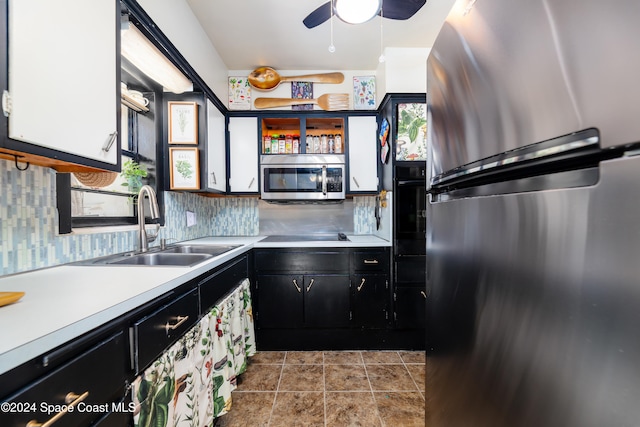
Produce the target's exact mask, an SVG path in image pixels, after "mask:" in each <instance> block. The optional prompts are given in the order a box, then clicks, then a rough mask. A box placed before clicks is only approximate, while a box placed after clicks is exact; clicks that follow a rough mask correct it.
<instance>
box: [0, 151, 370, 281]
mask: <svg viewBox="0 0 640 427" xmlns="http://www.w3.org/2000/svg"><path fill="white" fill-rule="evenodd" d="M55 191H56V179H55V171H53V170H52V169H49V168H43V167H38V166H33V165H32V166H30V167H29V169H28V170H26V171H24V172H20V171H18V170H17V169H16V168H15V166H14V164H13V162H11V161H7V160H0V276H4V275H7V274H13V273H19V272H24V271H29V270H35V269H38V268H44V267H51V266H55V265H59V264H64V263H68V262H73V261H80V260H83V259H88V258H94V257H99V256H103V255H109V254H113V253H118V252H126V251H130V250H133V249H135V248H136V246H137V231H136V230H130V231H129V230H128V231H117V232H105V233H95V234H73V233H72V234H68V235H58V211H57V209H56V196H55ZM164 203H165V206H164V207H165V227H163V228H162V229H161V231H160V237H164V238H167V239H176V240H178V241H182V240H189V239H195V238H198V237H205V236H255V235H258V234H259V209H258V200H257V199H255V198H246V197H242V198H227V197H225V198H208V197H202V196H198V195H195V194H190V193H175V192H165V194H164ZM374 203H375V198H374V197H357V198H354V232H355V234H369V233H371V232H372V231H373V229H374V227H375V223H374V222H372V218H373V214H372V212H373V209H374V206H375V205H374ZM187 211H189V212H193V213H194V214H195V217H196V224H195V225H193V226H191V227H187V223H186V217H187ZM154 244H156V243H154Z"/></svg>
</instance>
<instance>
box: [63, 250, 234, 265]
mask: <svg viewBox="0 0 640 427" xmlns="http://www.w3.org/2000/svg"><path fill="white" fill-rule="evenodd" d="M240 246H242V245H175V246H170V247H168V248H166V249H160V248H157V247H156V248H151V249H150V250H149V252H143V253H137V252H128V253H121V254H116V255H108V256H105V257H100V258H93V259H88V260H83V261H78V262H76V263H74V264H75V265H103V266H104V265H114V266H123V265H135V266H142V265H148V266H156V267H161V266H167V267H191V266H193V265H196V264H199V263H201V262H202V261H205V260H207V259H209V258H213V257H216V256H218V255H222V254H223V253H225V252H229V251H230V250H232V249H235V248H237V247H240Z"/></svg>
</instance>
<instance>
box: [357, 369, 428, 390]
mask: <svg viewBox="0 0 640 427" xmlns="http://www.w3.org/2000/svg"><path fill="white" fill-rule="evenodd" d="M367 375H368V377H369V382H370V383H371V389H372V390H374V391H385V390H387V391H418V388H417V386H416V384H415V383H414V382H413V379H412V378H411V375H409V371H407V369H406V368H405V367H404V365H367Z"/></svg>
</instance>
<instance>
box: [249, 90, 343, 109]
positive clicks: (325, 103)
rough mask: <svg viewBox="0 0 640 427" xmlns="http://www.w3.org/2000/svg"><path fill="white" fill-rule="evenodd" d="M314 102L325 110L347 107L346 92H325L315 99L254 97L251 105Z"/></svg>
mask: <svg viewBox="0 0 640 427" xmlns="http://www.w3.org/2000/svg"><path fill="white" fill-rule="evenodd" d="M303 104H316V105H318V106H319V107H320V108H322V109H323V110H326V111H338V110H348V109H349V94H348V93H326V94H324V95H321V96H320V97H318V98H317V99H302V98H256V100H255V101H254V103H253V105H254V106H255V107H256V108H274V107H286V106H289V105H303Z"/></svg>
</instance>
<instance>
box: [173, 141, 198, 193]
mask: <svg viewBox="0 0 640 427" xmlns="http://www.w3.org/2000/svg"><path fill="white" fill-rule="evenodd" d="M169 166H170V169H169V174H170V178H171V184H170V188H171V189H172V190H199V189H200V167H199V162H198V149H197V148H191V147H171V148H169Z"/></svg>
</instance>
